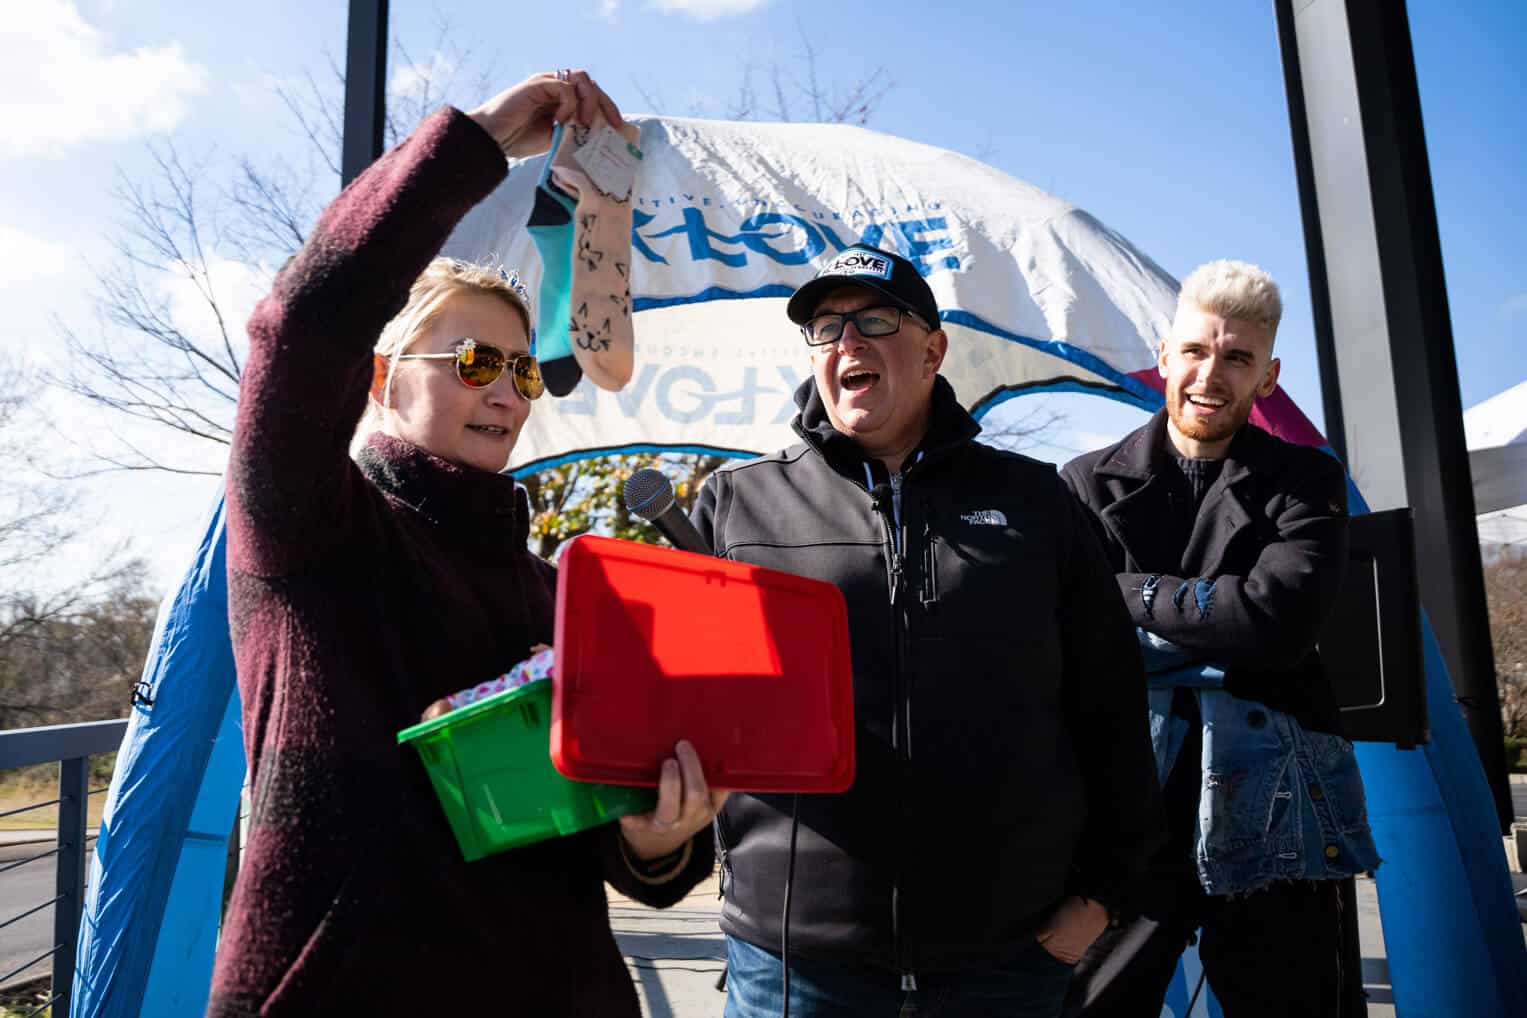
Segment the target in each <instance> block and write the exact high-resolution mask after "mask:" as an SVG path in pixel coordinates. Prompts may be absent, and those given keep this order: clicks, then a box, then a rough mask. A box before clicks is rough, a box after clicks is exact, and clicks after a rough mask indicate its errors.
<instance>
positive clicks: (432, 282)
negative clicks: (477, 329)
mask: <svg viewBox="0 0 1527 1018" xmlns="http://www.w3.org/2000/svg"><path fill="white" fill-rule="evenodd" d="M516 287H518V289H517V288H516ZM523 290H524V288H523V287H521V286H519V277H518V276H517V275H515V274H514V273H510V272H506V271H505V270H504V269H502V268H500V267H499V266H498V265H487V264H477V263H475V262H466V261H462V260H461V259H459V258H436V259H435V260H433V261H431V262H430V263H429V265H427V266H425V269H424V271H423V272H421V273H419V278H418V279H416V280H414V283H413V286H411V287H409V288H408V302H407V303H406V304H404V305H403V310H402V311H399V312H398V313H397V314H396V315H394V316H393V318H392V321H390V322H388V323H387V324H386V325H384V326H382V332H381V335H379V336H378V337H377V340H376V346H375V347H373V348H372V349H374V350H375V351H376V352H377V353H379V354H381V355H382V356H384V357H386V358H387V360H388V365H387V384H386V385H385V386H384V387H383V390H382V403H381V405H380V406H378V405H377V403H376V401H375V400H368V401H367V404H366V414H365V416H364V417H363V418H362V419H361V426H360V429H359V432H358V436H357V437H359V436H360V435H364V434H365V433H366V432H369V431H370V430H372V429H373V428H375V427H376V426H377V425H378V424H380V423H381V420H382V413H383V411H384V410H385V409H387V408H390V407H391V406H392V380H393V378H395V377H396V376H397V373H398V358H399V357H400V356H402V355H403V354H404V353H406V352H407V351H408V348H409V346H411V345H412V344H413V341H414V339H415V338H417V337H418V336H419V335H420V334H421V333H423V332H424V331H425V330H426V329H428V328H429V327H430V325H432V324H433V323H434V321H435V319H436V318H439V317H440V313H441V311H442V310H443V309H444V308H445V302H446V301H447V300H449V299H450V298H452V297H454V296H457V295H458V294H469V295H470V294H484V295H486V296H489V297H497V298H498V299H499V300H502V301H503V302H504V303H505V304H506V305H507V306H508V307H510V308H511V309H512V310H513V311H514V312H515V313H516V314H518V315H519V316H520V321H522V322H523V323H524V325H525V334H526V336H527V337H528V336H529V335H530V331H531V324H530V307H529V305H528V303H527V299H528V298H527V295H526V294H525V293H524V292H523Z"/></svg>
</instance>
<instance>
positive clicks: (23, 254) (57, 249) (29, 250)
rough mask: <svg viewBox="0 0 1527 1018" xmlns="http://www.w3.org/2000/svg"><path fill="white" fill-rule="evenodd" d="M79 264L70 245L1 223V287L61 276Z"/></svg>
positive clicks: (17, 285)
mask: <svg viewBox="0 0 1527 1018" xmlns="http://www.w3.org/2000/svg"><path fill="white" fill-rule="evenodd" d="M78 263H79V262H78V259H77V258H76V257H75V254H74V252H73V251H72V250H71V249H70V248H69V246H68V245H66V244H60V243H58V242H57V241H52V240H44V239H43V238H42V237H34V236H32V235H31V234H29V233H26V232H24V231H22V230H18V229H16V228H15V227H14V226H6V225H5V224H4V223H0V286H3V287H6V288H8V289H14V288H17V287H19V286H22V285H23V284H32V283H35V282H37V281H38V280H41V279H48V278H51V277H54V276H62V275H65V274H66V273H68V272H69V271H70V270H71V269H72V268H73V267H75V266H76V265H78Z"/></svg>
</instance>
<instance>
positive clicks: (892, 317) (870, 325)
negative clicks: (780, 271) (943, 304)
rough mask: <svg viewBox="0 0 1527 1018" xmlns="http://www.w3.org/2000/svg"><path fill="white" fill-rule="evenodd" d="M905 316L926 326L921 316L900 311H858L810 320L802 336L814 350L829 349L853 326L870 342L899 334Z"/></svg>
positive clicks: (880, 309) (821, 316)
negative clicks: (848, 326)
mask: <svg viewBox="0 0 1527 1018" xmlns="http://www.w3.org/2000/svg"><path fill="white" fill-rule="evenodd" d="M903 315H905V316H907V317H909V318H911V319H912V321H914V322H916V323H917V324H919V325H921V324H922V320H921V319H920V318H918V316H916V315H914V314H912V313H911V312H910V311H903V310H902V309H901V308H898V307H890V306H887V307H879V308H860V309H859V310H858V311H844V312H833V313H829V314H824V315H817V316H816V317H815V318H811V319H808V320H807V321H806V323H805V324H804V325H802V326H801V335H803V336H805V337H806V343H807V344H808V345H810V346H826V345H827V344H829V343H836V342H837V341H838V340H839V339H841V338H842V337H843V329H844V327H845V326H846V325H847V324H848V323H849V322H853V323H854V328H855V329H856V330H858V332H859V335H861V336H864V337H865V338H866V339H878V338H880V337H881V336H890V335H893V334H895V333H896V332H897V331H898V330H899V329H900V328H901V319H902V316H903Z"/></svg>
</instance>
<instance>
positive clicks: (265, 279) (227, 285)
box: [159, 258, 270, 356]
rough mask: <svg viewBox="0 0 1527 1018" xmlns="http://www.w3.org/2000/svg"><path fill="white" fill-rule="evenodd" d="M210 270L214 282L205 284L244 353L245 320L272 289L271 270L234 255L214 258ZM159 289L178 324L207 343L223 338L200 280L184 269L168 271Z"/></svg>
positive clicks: (209, 274)
mask: <svg viewBox="0 0 1527 1018" xmlns="http://www.w3.org/2000/svg"><path fill="white" fill-rule="evenodd" d="M207 274H208V276H209V278H210V284H208V283H206V282H205V281H204V282H203V283H202V285H210V286H211V289H212V293H213V294H214V296H216V298H217V306H218V310H219V311H220V312H222V316H223V327H224V328H226V329H227V331H228V338H229V340H230V341H231V342H232V343H233V348H234V350H236V351H238V352H239V354H240V356H242V355H243V352H244V350H245V349H247V348H248V345H249V340H248V337H247V335H246V334H245V331H244V326H245V323H246V322H248V321H249V315H250V313H251V312H253V311H254V306H255V305H256V304H257V303H259V301H260V298H261V297H263V296H265V294H266V293H267V292H268V291H269V290H270V273H269V272H267V271H265V270H264V269H262V268H261V267H259V266H256V265H249V264H247V263H245V262H241V261H236V260H234V259H231V258H214V259H213V260H212V261H211V262H210V263H209V264H208V266H207ZM159 289H160V291H161V292H162V293H163V294H164V296H165V298H166V299H167V300H168V301H169V312H170V320H171V321H172V322H174V323H175V327H176V328H178V329H180V331H182V332H184V333H185V334H186V335H187V336H190V337H191V338H192V339H194V340H196V341H198V342H200V343H202V344H204V345H216V344H220V343H221V342H222V333H221V332H220V331H219V330H218V320H217V316H216V315H214V314H213V313H212V308H211V307H210V306H209V305H208V304H207V301H206V298H205V297H203V296H202V293H201V290H200V289H199V288H198V284H197V282H196V281H194V280H192V279H191V278H190V277H189V276H186V275H185V274H183V273H177V272H174V271H166V273H165V275H164V277H163V278H162V279H161V280H160V282H159Z"/></svg>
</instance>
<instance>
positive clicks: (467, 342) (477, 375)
mask: <svg viewBox="0 0 1527 1018" xmlns="http://www.w3.org/2000/svg"><path fill="white" fill-rule="evenodd" d="M398 360H400V361H407V360H418V361H433V360H453V361H455V366H456V377H457V378H458V379H460V380H461V384H462V385H465V386H466V387H467V388H468V389H486V388H487V387H488V386H490V385H492V384H493V383H494V382H496V381H498V379H499V376H500V375H502V374H503V373H504V371H505V369H508V371H509V372H510V377H511V379H512V381H513V382H514V389H515V391H516V392H518V393H519V394H520V395H521V396H523V397H525V399H527V400H535V399H540V398H541V393H543V392H545V391H546V385H545V383H544V382H542V381H541V365H540V362H539V361H537V360H536V359H535V357H534V356H533V355H531V354H528V353H517V354H513V355H510V354H506V353H504V351H502V350H500V349H499V348H498V347H496V346H493V345H492V344H491V343H483V342H479V341H478V340H475V339H471V338H464V339H462V340H460V341H459V342H457V344H456V350H455V352H454V353H405V354H400V355H399V356H398Z"/></svg>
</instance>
